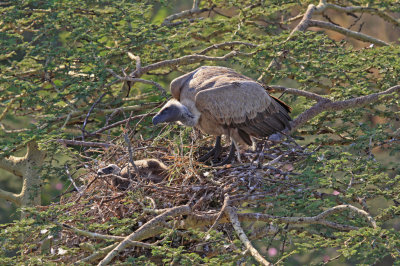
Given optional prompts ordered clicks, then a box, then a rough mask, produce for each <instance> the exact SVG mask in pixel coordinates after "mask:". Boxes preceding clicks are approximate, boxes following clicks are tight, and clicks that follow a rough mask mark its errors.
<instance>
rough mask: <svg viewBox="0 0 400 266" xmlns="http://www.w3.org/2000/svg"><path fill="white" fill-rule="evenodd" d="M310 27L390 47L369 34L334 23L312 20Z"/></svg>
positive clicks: (309, 23) (309, 22)
mask: <svg viewBox="0 0 400 266" xmlns="http://www.w3.org/2000/svg"><path fill="white" fill-rule="evenodd" d="M308 27H319V28H323V29H328V30H333V31H336V32H339V33H341V34H343V35H345V36H348V37H352V38H354V39H356V40H359V41H363V42H370V43H373V44H376V45H380V46H388V45H389V44H388V43H387V42H384V41H381V40H379V39H376V38H374V37H371V36H369V35H367V34H364V33H361V32H357V31H352V30H349V29H346V28H343V27H340V26H337V25H335V24H333V23H330V22H326V21H319V20H312V19H310V20H309V21H308Z"/></svg>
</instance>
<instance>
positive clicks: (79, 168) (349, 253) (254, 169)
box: [0, 0, 400, 265]
mask: <svg viewBox="0 0 400 266" xmlns="http://www.w3.org/2000/svg"><path fill="white" fill-rule="evenodd" d="M0 12H1V15H2V19H1V21H0V36H1V37H0V40H1V43H0V48H1V52H0V169H2V170H4V171H3V172H1V173H2V174H1V175H2V180H1V182H0V185H1V186H4V187H1V188H0V200H1V201H6V200H7V201H9V202H11V203H12V204H13V206H14V207H19V208H21V209H20V210H21V212H22V216H21V219H17V216H15V215H14V216H13V217H14V218H15V220H14V221H11V220H9V221H7V223H5V224H3V225H0V229H1V232H0V242H1V243H2V248H1V250H0V254H1V255H0V262H1V263H2V264H11V263H32V264H35V263H45V264H48V263H55V264H57V263H70V262H79V263H82V264H85V263H99V265H106V264H109V263H111V262H114V263H115V262H122V263H147V264H161V263H163V264H167V263H172V264H193V263H194V264H221V263H232V264H234V263H254V262H256V261H257V262H258V263H260V264H264V265H269V264H270V263H272V264H279V263H280V264H296V263H297V264H298V263H314V264H326V263H332V264H335V263H344V262H346V263H349V264H355V263H357V264H374V263H383V262H388V261H389V262H393V261H395V262H398V261H399V260H398V258H399V257H400V253H399V249H400V240H399V239H400V234H399V232H398V230H399V217H398V215H399V212H400V207H399V204H400V198H399V195H400V194H399V190H400V184H399V180H400V167H399V164H398V161H399V159H400V155H399V151H400V145H399V143H400V130H399V125H400V121H399V120H400V109H399V106H400V104H399V103H400V97H399V92H400V84H399V76H400V56H399V54H400V46H399V40H398V38H399V37H400V19H398V17H399V12H400V5H399V2H398V1H397V0H385V1H371V0H368V1H366V0H360V1H322V0H321V1H319V2H318V1H290V0H288V1H268V0H265V1H246V0H235V1H227V0H209V1H200V0H194V1H193V3H192V2H190V3H188V1H150V0H149V1H140V2H139V1H129V0H126V1H125V0H122V1H104V0H96V1H71V0H64V1H38V0H27V1H5V2H1V3H0ZM201 65H218V66H227V67H230V68H233V69H235V70H236V71H238V72H240V73H242V74H244V75H246V76H248V77H251V78H253V79H254V80H256V81H258V82H259V83H260V84H262V85H263V86H264V87H265V89H266V90H267V91H269V93H271V94H274V95H275V96H276V97H279V98H280V99H281V100H283V101H285V102H286V103H288V104H289V105H291V106H292V108H293V110H292V114H291V116H292V118H293V122H292V128H293V129H292V130H291V132H284V135H285V136H284V137H283V138H282V139H280V140H273V139H270V140H261V141H260V142H259V144H258V146H257V149H255V150H254V151H253V150H250V149H249V150H244V149H242V156H243V159H244V160H243V163H234V164H232V165H228V166H225V167H213V166H212V165H209V164H207V163H206V164H203V163H198V162H197V161H196V159H197V158H198V157H199V156H200V155H201V153H202V152H204V151H205V149H203V147H204V146H210V145H211V144H212V139H211V138H208V136H205V135H202V134H200V133H199V132H198V131H196V130H194V129H191V128H184V127H181V126H177V125H166V126H160V127H154V126H153V125H151V117H152V115H153V114H154V112H155V111H156V110H157V108H159V107H160V106H162V104H163V103H164V102H165V100H166V99H168V98H169V97H170V96H168V95H169V93H168V89H167V88H168V84H169V83H170V82H171V80H172V79H173V78H176V77H178V76H180V75H182V74H184V73H187V72H189V71H192V70H194V69H195V68H197V67H199V66H201ZM198 150H199V151H200V152H198ZM143 158H158V159H160V160H162V161H163V162H164V163H165V164H166V165H168V166H169V176H168V179H167V180H164V181H163V182H161V183H159V184H154V183H152V182H149V181H148V180H146V179H145V178H143V177H137V178H132V180H131V186H130V188H129V189H128V190H126V191H121V190H118V189H117V188H116V187H115V186H113V184H112V182H110V179H107V178H99V176H97V175H96V171H97V169H98V168H100V167H104V166H105V165H107V164H109V163H115V164H118V165H120V166H122V165H125V164H127V163H129V162H133V161H134V160H138V159H143ZM134 172H135V170H134V169H132V173H134ZM3 173H4V174H3ZM109 178H111V177H109ZM9 180H14V181H13V182H20V183H21V190H20V191H19V192H17V193H14V192H12V191H11V190H12V189H10V188H7V187H5V184H6V183H7V182H9ZM6 181H7V182H6ZM56 183H58V184H57V185H59V186H58V188H57V186H54V184H56ZM71 189H72V190H75V191H71ZM50 195H51V196H50ZM2 213H7V211H6V210H3V211H2ZM8 213H9V212H8Z"/></svg>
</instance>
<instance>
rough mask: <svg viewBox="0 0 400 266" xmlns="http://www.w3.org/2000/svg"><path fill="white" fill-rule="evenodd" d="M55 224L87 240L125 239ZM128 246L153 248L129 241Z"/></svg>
mask: <svg viewBox="0 0 400 266" xmlns="http://www.w3.org/2000/svg"><path fill="white" fill-rule="evenodd" d="M57 224H58V225H60V226H62V227H64V228H66V229H69V230H71V231H73V232H74V233H76V234H78V235H81V236H86V237H89V238H94V239H102V240H114V241H118V242H121V241H123V240H124V239H125V237H123V236H112V235H103V234H99V233H93V232H89V231H85V230H82V229H78V228H76V227H73V226H71V225H67V224H59V223H57ZM129 244H130V245H131V246H136V247H142V248H152V247H153V245H152V244H147V243H143V242H139V241H130V242H129Z"/></svg>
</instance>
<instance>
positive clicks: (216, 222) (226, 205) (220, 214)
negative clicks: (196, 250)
mask: <svg viewBox="0 0 400 266" xmlns="http://www.w3.org/2000/svg"><path fill="white" fill-rule="evenodd" d="M229 202H230V198H229V195H228V194H226V195H225V199H224V204H223V205H222V207H221V210H220V211H219V214H218V216H217V218H216V219H215V222H214V223H213V224H212V225H211V227H210V229H208V231H207V233H206V235H208V234H209V233H210V232H211V231H212V230H213V229H214V227H215V226H216V225H217V224H218V222H219V220H220V219H221V217H222V216H223V215H224V213H225V210H226V208H227V207H228V206H229Z"/></svg>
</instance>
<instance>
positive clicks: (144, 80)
mask: <svg viewBox="0 0 400 266" xmlns="http://www.w3.org/2000/svg"><path fill="white" fill-rule="evenodd" d="M139 70H140V68H139ZM121 80H123V81H132V82H140V83H144V84H150V85H154V86H155V87H156V88H157V89H158V90H159V91H160V92H161V94H162V95H163V96H165V95H166V94H167V91H166V89H164V87H163V86H161V85H160V84H159V83H157V82H155V81H152V80H147V79H140V78H131V77H128V76H127V77H123V78H122V77H121Z"/></svg>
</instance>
